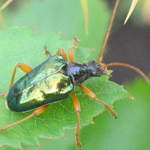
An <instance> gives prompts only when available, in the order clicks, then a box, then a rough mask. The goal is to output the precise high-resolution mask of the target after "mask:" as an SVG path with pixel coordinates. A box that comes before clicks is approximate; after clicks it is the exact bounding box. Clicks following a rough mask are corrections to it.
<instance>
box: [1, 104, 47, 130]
mask: <svg viewBox="0 0 150 150" xmlns="http://www.w3.org/2000/svg"><path fill="white" fill-rule="evenodd" d="M48 106H49V105H46V106H43V107H40V108H38V109H37V110H35V111H34V112H33V113H32V114H31V115H29V116H27V117H26V118H24V119H22V120H20V121H18V122H15V123H13V124H11V125H8V126H5V127H2V128H1V129H0V132H2V131H4V130H7V129H9V128H11V127H14V126H16V125H18V124H20V123H22V122H24V121H26V120H28V119H30V118H32V117H35V116H38V115H40V114H42V113H43V112H44V111H45V110H46V108H47V107H48Z"/></svg>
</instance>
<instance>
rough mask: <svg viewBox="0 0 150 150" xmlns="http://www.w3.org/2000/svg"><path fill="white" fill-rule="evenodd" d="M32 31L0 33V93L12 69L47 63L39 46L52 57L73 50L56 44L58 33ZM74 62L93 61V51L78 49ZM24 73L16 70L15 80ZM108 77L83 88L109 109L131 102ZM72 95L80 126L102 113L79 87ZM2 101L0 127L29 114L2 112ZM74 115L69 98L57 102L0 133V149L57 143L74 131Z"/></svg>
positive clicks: (60, 42)
mask: <svg viewBox="0 0 150 150" xmlns="http://www.w3.org/2000/svg"><path fill="white" fill-rule="evenodd" d="M34 30H35V29H34V28H28V27H22V28H19V27H16V28H11V29H8V30H5V31H2V32H0V49H1V51H0V68H1V75H0V83H1V86H0V92H1V93H2V92H6V91H7V90H8V87H9V83H10V78H11V75H12V71H13V68H14V66H15V65H16V64H17V63H24V64H27V65H29V66H31V67H33V68H34V67H35V66H37V65H39V64H40V63H42V62H43V61H44V60H46V59H47V56H46V55H45V54H44V53H43V52H44V49H43V46H45V45H46V46H47V48H48V49H49V50H50V53H51V54H52V55H54V54H56V52H57V50H58V49H59V48H64V49H65V50H66V52H67V50H68V48H69V47H71V46H73V41H64V40H59V37H60V33H46V34H41V35H36V36H33V35H32V34H33V33H34ZM74 53H75V56H76V61H79V62H87V61H89V60H90V59H93V57H92V55H93V53H94V51H93V50H91V49H87V48H78V49H77V50H74ZM23 74H24V73H22V72H21V71H20V70H19V69H18V70H17V75H16V80H17V79H19V78H20V77H21V76H22V75H23ZM108 79H109V77H108V76H102V77H101V78H91V79H89V80H87V81H86V82H85V83H84V84H83V85H85V86H86V87H88V88H89V89H91V90H92V91H93V92H94V93H95V94H96V95H97V97H98V98H99V99H101V100H103V101H104V102H106V103H107V104H109V105H110V106H111V105H112V104H113V102H115V101H117V100H121V99H124V98H130V99H133V97H132V96H131V95H130V94H129V93H128V92H127V91H125V90H124V89H123V88H122V87H121V86H119V85H117V84H116V83H114V82H111V81H109V80H108ZM75 94H76V95H77V97H78V98H79V101H80V104H81V126H85V125H88V124H90V123H92V118H93V117H94V116H96V115H98V114H100V113H101V112H103V111H104V110H105V108H104V106H103V105H101V104H100V103H99V102H97V101H95V100H93V99H91V98H89V97H88V96H87V95H85V94H84V93H83V92H82V91H81V90H80V89H79V87H76V89H75ZM5 101H6V98H4V97H1V98H0V106H1V111H0V127H3V126H6V125H9V124H12V123H14V122H16V121H18V120H21V119H23V118H24V117H26V116H28V115H29V114H31V113H32V112H27V113H15V112H11V111H10V110H8V109H7V108H6V105H5ZM76 120H77V118H76V113H75V110H74V107H73V101H72V98H71V97H69V98H67V99H65V100H63V101H61V102H57V103H54V104H51V105H50V106H49V108H48V109H47V110H46V112H44V113H43V114H41V115H40V116H37V117H34V118H32V119H30V120H28V121H26V122H24V123H22V124H19V125H17V126H15V127H13V128H11V129H8V130H6V131H4V132H1V133H0V146H3V145H8V146H11V147H14V148H20V147H21V142H22V143H25V144H29V145H39V142H38V138H39V137H40V138H49V139H60V138H63V137H64V129H67V128H75V127H76Z"/></svg>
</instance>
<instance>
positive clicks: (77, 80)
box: [0, 0, 149, 149]
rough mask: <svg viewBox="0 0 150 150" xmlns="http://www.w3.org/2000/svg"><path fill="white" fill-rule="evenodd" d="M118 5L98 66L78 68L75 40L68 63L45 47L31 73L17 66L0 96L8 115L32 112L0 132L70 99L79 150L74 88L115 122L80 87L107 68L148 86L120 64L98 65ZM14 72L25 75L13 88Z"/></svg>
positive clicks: (93, 95) (29, 68) (85, 90)
mask: <svg viewBox="0 0 150 150" xmlns="http://www.w3.org/2000/svg"><path fill="white" fill-rule="evenodd" d="M118 4H119V0H117V1H116V4H115V7H114V11H113V14H112V18H111V21H110V25H109V28H108V32H107V35H106V39H105V41H104V45H103V48H102V51H101V54H100V57H99V61H98V62H95V61H94V60H91V61H89V62H87V63H82V64H81V63H78V62H76V61H75V57H74V54H73V49H76V48H77V46H78V42H79V40H78V39H77V38H74V46H72V47H70V48H69V51H68V52H69V60H70V61H68V58H67V55H66V53H65V51H64V50H63V49H61V48H60V49H59V50H58V52H57V54H56V55H54V56H51V55H50V53H49V51H48V50H47V48H46V46H45V47H44V48H45V53H46V55H47V56H48V57H49V58H48V59H47V60H46V61H44V62H43V63H42V64H40V65H38V66H37V67H35V68H34V69H32V68H31V67H30V66H28V65H25V64H22V63H19V64H17V65H16V66H15V68H14V70H13V74H12V78H11V83H10V87H9V91H8V92H6V93H1V94H0V96H6V95H7V105H8V108H9V109H10V110H12V111H15V112H26V111H30V110H32V109H36V110H35V111H34V112H33V113H32V114H31V115H29V116H28V117H26V118H24V119H22V120H20V121H18V122H15V123H13V124H11V125H8V126H5V127H2V128H1V130H0V132H2V131H4V130H7V129H9V128H11V127H13V126H15V125H18V124H19V123H22V122H24V121H26V120H28V119H30V118H32V117H34V116H38V115H40V114H41V113H43V112H44V111H45V110H46V109H47V107H48V106H49V104H51V103H54V102H57V101H61V100H64V99H65V98H67V97H69V96H70V95H71V96H72V98H73V102H74V108H75V111H76V114H77V127H76V133H75V136H76V141H77V148H79V149H81V143H80V137H79V133H80V111H81V109H82V108H80V103H79V100H78V98H77V96H76V95H75V94H74V87H75V86H79V87H80V88H81V90H83V92H85V94H87V95H88V96H89V97H91V98H92V99H95V100H96V101H98V102H100V103H101V104H103V105H104V106H105V107H106V108H107V110H108V111H109V112H110V113H111V114H112V115H113V116H114V117H115V118H117V117H116V113H115V111H114V110H113V109H112V108H111V106H108V105H107V104H106V103H105V102H103V101H102V100H100V99H98V98H97V97H96V95H95V94H94V93H93V92H92V91H91V90H90V89H88V88H86V87H85V86H83V85H82V83H83V82H84V81H85V80H87V79H88V78H90V77H101V76H102V75H108V72H107V68H108V67H109V66H124V67H128V68H131V69H133V70H135V71H136V72H138V73H139V74H140V75H141V76H142V77H143V78H144V79H145V80H146V81H147V82H149V79H148V78H147V76H146V75H145V74H144V73H143V72H142V71H141V70H139V69H138V68H136V67H134V66H131V65H129V64H124V63H110V64H104V63H102V61H103V54H104V51H105V47H106V43H107V40H108V37H109V34H110V31H111V28H112V25H113V21H114V18H115V14H116V10H117V7H118ZM17 68H20V69H21V70H22V71H24V72H25V73H26V74H25V75H24V76H23V77H22V78H21V79H19V80H18V81H17V82H16V83H15V84H14V78H15V74H16V69H17Z"/></svg>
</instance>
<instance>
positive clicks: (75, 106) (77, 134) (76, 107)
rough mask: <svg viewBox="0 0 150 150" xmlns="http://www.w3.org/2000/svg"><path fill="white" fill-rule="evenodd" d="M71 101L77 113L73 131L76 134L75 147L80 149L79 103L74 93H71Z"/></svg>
mask: <svg viewBox="0 0 150 150" xmlns="http://www.w3.org/2000/svg"><path fill="white" fill-rule="evenodd" d="M72 98H73V102H74V109H75V111H76V113H77V129H76V132H75V135H76V141H77V148H79V149H81V143H80V138H79V133H80V111H81V110H80V103H79V100H78V98H77V96H76V95H75V94H72Z"/></svg>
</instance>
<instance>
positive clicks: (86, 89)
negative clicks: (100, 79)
mask: <svg viewBox="0 0 150 150" xmlns="http://www.w3.org/2000/svg"><path fill="white" fill-rule="evenodd" d="M79 87H80V88H81V89H82V90H83V92H85V93H86V94H87V95H88V96H89V97H91V98H92V99H95V100H97V101H98V102H100V103H101V104H103V105H104V106H105V107H106V108H107V110H108V111H109V112H110V113H111V114H112V116H114V117H115V118H117V114H116V112H115V111H114V110H113V109H112V108H111V107H109V106H108V105H107V104H106V103H105V102H103V101H102V100H100V99H98V98H97V97H96V95H95V94H94V93H93V92H92V91H91V90H90V89H88V88H86V87H84V86H83V85H80V86H79Z"/></svg>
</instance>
